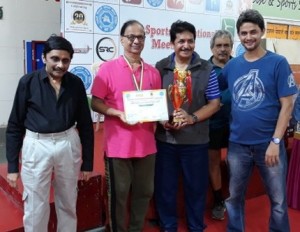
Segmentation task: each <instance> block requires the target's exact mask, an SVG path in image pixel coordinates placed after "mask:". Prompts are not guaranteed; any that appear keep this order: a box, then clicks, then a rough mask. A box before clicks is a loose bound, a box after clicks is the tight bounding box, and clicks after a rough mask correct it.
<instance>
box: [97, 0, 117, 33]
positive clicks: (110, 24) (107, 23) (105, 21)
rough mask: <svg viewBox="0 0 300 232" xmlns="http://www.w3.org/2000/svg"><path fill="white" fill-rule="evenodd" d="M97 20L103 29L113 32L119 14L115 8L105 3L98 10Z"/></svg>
mask: <svg viewBox="0 0 300 232" xmlns="http://www.w3.org/2000/svg"><path fill="white" fill-rule="evenodd" d="M95 21H96V24H97V26H98V28H99V29H100V30H101V31H104V32H111V31H112V30H114V29H115V28H116V26H117V23H118V16H117V13H116V11H115V10H114V8H112V7H110V6H107V5H104V6H101V7H100V8H99V9H98V10H97V12H96V16H95Z"/></svg>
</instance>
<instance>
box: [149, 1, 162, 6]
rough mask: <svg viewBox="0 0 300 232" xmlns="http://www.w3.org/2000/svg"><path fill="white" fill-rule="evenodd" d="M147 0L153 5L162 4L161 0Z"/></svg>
mask: <svg viewBox="0 0 300 232" xmlns="http://www.w3.org/2000/svg"><path fill="white" fill-rule="evenodd" d="M147 2H148V3H149V4H150V5H151V6H153V7H158V6H160V5H161V4H162V2H163V0H147Z"/></svg>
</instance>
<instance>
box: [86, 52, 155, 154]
mask: <svg viewBox="0 0 300 232" xmlns="http://www.w3.org/2000/svg"><path fill="white" fill-rule="evenodd" d="M140 72H141V68H139V69H138V70H137V71H135V73H134V74H135V76H136V77H137V78H139V77H140ZM131 75H132V71H131V69H130V67H129V66H128V64H127V63H126V61H125V60H124V58H123V56H120V57H119V58H117V59H115V60H112V61H108V62H105V63H103V64H102V65H101V67H100V68H99V71H98V73H97V75H96V77H95V79H94V83H93V87H92V90H91V93H92V95H93V96H95V97H98V98H100V99H102V100H104V103H105V104H106V105H107V106H109V107H111V108H115V109H118V110H121V111H124V104H123V95H122V93H123V91H134V90H136V88H135V85H134V82H133V80H132V76H131ZM138 81H139V80H138ZM150 89H161V78H160V74H159V72H158V70H157V69H155V68H154V67H152V66H151V65H148V64H146V63H144V78H143V86H142V90H150ZM104 150H105V152H106V156H107V157H115V158H134V157H145V156H147V155H149V154H153V153H156V144H155V139H154V123H151V122H147V123H138V124H136V125H133V126H130V125H127V124H125V123H123V122H122V121H121V120H120V119H119V118H117V117H112V116H107V115H106V116H105V120H104Z"/></svg>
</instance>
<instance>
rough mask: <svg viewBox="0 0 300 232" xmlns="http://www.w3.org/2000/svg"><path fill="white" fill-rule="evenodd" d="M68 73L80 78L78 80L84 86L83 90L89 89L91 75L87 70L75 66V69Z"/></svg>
mask: <svg viewBox="0 0 300 232" xmlns="http://www.w3.org/2000/svg"><path fill="white" fill-rule="evenodd" d="M70 72H71V73H73V74H75V75H77V76H79V77H80V79H81V80H82V82H83V84H84V87H85V90H88V89H89V88H90V87H91V84H92V74H91V73H90V71H89V70H88V69H87V68H85V67H82V66H77V67H75V68H72V69H71V71H70Z"/></svg>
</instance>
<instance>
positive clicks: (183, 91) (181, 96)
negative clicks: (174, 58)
mask: <svg viewBox="0 0 300 232" xmlns="http://www.w3.org/2000/svg"><path fill="white" fill-rule="evenodd" d="M168 95H169V98H170V100H171V102H172V104H173V107H174V110H175V111H176V110H178V109H179V108H180V107H181V106H182V105H183V104H184V103H186V102H188V103H189V104H191V102H192V77H191V71H189V70H179V69H177V68H175V69H174V81H173V84H170V85H169V86H168ZM172 122H173V123H176V122H180V119H178V118H173V120H172Z"/></svg>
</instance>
